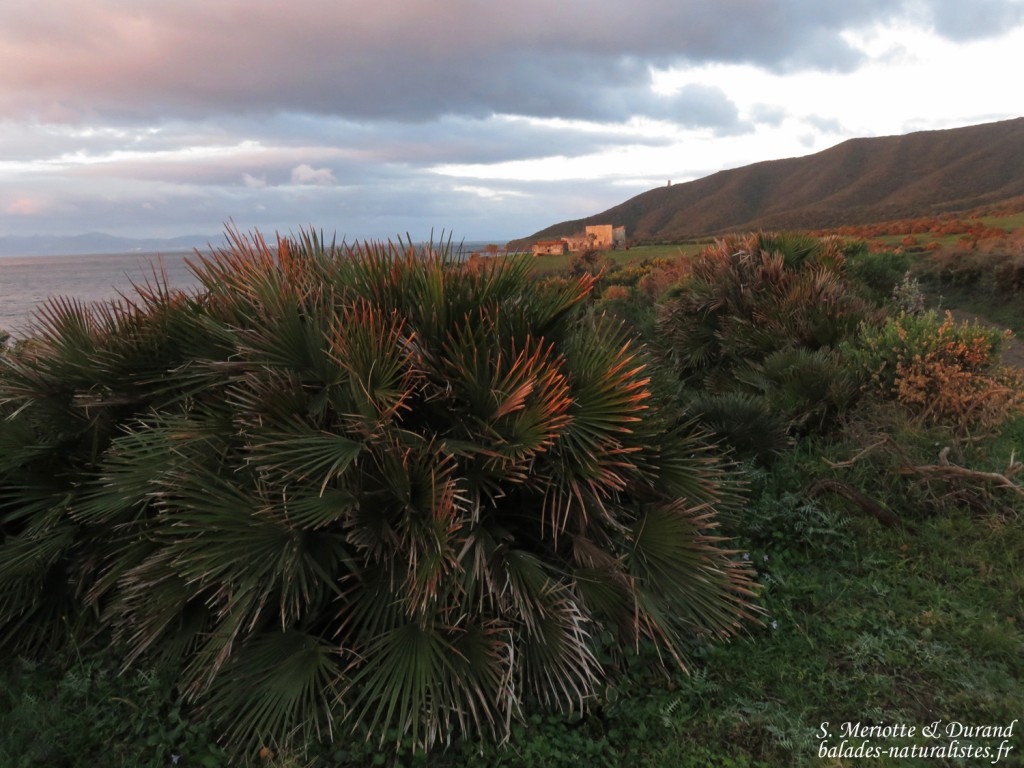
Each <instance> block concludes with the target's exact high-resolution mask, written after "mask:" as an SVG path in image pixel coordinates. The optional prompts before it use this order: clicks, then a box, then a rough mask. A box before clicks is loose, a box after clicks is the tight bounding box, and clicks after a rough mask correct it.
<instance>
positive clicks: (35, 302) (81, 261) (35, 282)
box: [0, 241, 486, 337]
mask: <svg viewBox="0 0 1024 768" xmlns="http://www.w3.org/2000/svg"><path fill="white" fill-rule="evenodd" d="M485 245H486V242H485V241H472V242H470V241H466V242H463V243H453V244H452V250H453V251H454V252H456V253H469V252H470V251H473V250H479V249H482V248H483V247H484V246H485ZM186 259H190V260H195V254H194V253H191V252H189V253H170V254H155V253H107V254H98V255H91V256H0V329H3V330H6V331H8V332H9V333H11V334H12V335H13V336H15V337H24V336H27V335H29V334H30V332H31V323H32V315H33V313H34V311H35V310H36V308H37V307H38V306H39V305H40V304H43V303H44V302H46V301H47V299H49V298H51V297H57V296H64V297H67V298H74V299H78V300H79V301H82V302H97V301H108V300H110V299H117V298H118V297H119V296H120V295H127V296H131V295H132V294H133V293H134V289H133V287H132V286H133V284H136V285H138V284H144V283H146V282H147V281H149V280H152V278H153V269H154V267H156V268H157V269H160V266H161V265H162V267H163V270H164V271H165V272H166V274H167V282H168V284H169V285H170V286H171V287H173V288H183V289H189V288H194V287H197V286H198V284H199V283H198V281H197V280H196V279H195V278H194V277H193V276H192V274H191V273H190V272H189V269H188V266H187V264H186V263H185V260H186Z"/></svg>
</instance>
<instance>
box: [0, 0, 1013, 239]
mask: <svg viewBox="0 0 1024 768" xmlns="http://www.w3.org/2000/svg"><path fill="white" fill-rule="evenodd" d="M0 72H2V73H3V75H2V76H0V236H4V235H19V236H20V235H34V234H45V235H73V234H79V233H83V232H96V231H101V232H107V233H110V234H115V235H120V236H125V237H173V236H179V235H186V234H202V235H217V234H219V233H220V232H222V231H223V230H224V227H225V225H226V224H227V223H228V222H233V224H234V225H235V226H237V227H238V228H240V229H242V230H250V229H260V230H261V231H263V232H265V233H272V232H275V231H277V232H281V233H288V232H295V231H297V230H299V229H301V228H305V227H309V226H312V227H314V228H316V229H320V230H324V231H326V232H328V233H334V234H336V235H337V236H338V237H339V239H341V238H346V239H348V240H350V241H351V240H358V239H365V238H388V237H395V236H397V235H405V234H407V233H409V234H411V235H412V236H413V237H414V238H416V239H419V238H423V237H426V236H427V235H429V234H430V233H431V232H432V231H433V232H434V233H435V235H437V234H438V233H440V232H442V231H443V232H445V233H450V234H452V235H454V236H455V238H456V239H460V238H462V239H467V240H488V241H494V242H503V241H505V240H508V239H511V238H515V237H522V236H526V235H529V234H531V233H532V232H535V231H537V230H539V229H542V228H544V227H546V226H548V225H551V224H554V223H556V222H559V221H562V220H565V219H573V218H581V217H583V216H587V215H591V214H595V213H598V212H600V211H603V210H605V209H606V208H609V207H611V206H613V205H616V204H618V203H620V202H623V201H624V200H626V199H628V198H630V197H632V196H633V195H636V194H639V193H640V192H643V191H645V190H647V189H651V188H653V187H657V186H663V185H664V184H666V183H667V182H668V181H669V180H671V181H672V183H679V182H684V181H689V180H693V179H696V178H700V177H703V176H707V175H709V174H711V173H714V172H716V171H719V170H723V169H726V168H737V167H741V166H744V165H748V164H750V163H753V162H758V161H761V160H770V159H776V158H782V157H796V156H801V155H808V154H812V153H814V152H818V151H821V150H823V149H827V148H828V147H831V146H834V145H836V144H838V143H840V142H842V141H845V140H847V139H850V138H854V137H866V136H884V135H894V134H903V133H908V132H911V131H918V130H937V129H945V128H954V127H959V126H965V125H974V124H978V123H985V122H992V121H996V120H1004V119H1009V118H1014V117H1020V116H1024V89H1022V88H1020V87H1019V79H1020V73H1021V72H1024V0H701V1H700V2H698V1H696V0H630V2H628V3H627V2H624V0H374V1H373V2H367V1H366V0H290V1H289V2H281V0H174V1H173V2H170V1H169V0H45V1H43V2H40V0H3V2H2V4H0Z"/></svg>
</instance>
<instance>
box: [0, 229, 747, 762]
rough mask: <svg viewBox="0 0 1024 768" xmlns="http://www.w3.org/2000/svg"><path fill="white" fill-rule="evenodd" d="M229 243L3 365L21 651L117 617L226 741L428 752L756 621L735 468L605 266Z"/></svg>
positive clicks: (436, 252) (1, 486) (500, 727)
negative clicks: (630, 329)
mask: <svg viewBox="0 0 1024 768" xmlns="http://www.w3.org/2000/svg"><path fill="white" fill-rule="evenodd" d="M231 235H232V244H231V246H230V247H229V248H226V249H222V250H219V251H215V252H212V253H211V254H210V255H208V256H202V257H200V258H199V259H198V260H196V261H195V263H193V265H192V269H193V271H194V273H195V275H196V276H197V278H198V279H199V281H200V283H201V285H202V288H201V289H200V290H198V291H196V292H194V293H183V292H178V291H172V290H170V289H169V288H167V287H166V285H164V284H163V283H162V282H160V281H159V280H154V281H153V283H152V284H149V285H143V286H140V287H139V288H138V292H137V295H136V296H134V297H132V298H131V299H130V300H129V299H125V300H123V301H121V302H119V303H114V304H110V305H107V306H103V307H99V308H86V307H82V306H80V305H78V304H75V303H73V302H69V301H61V300H56V301H52V302H51V303H50V304H49V305H48V306H47V307H46V308H45V309H43V310H42V311H41V313H40V314H39V316H38V318H37V324H38V329H37V334H36V337H35V338H34V339H33V341H32V343H30V344H28V345H26V346H25V347H24V348H22V349H20V350H19V352H18V353H17V354H11V355H8V356H6V357H5V358H4V359H3V362H2V368H0V415H2V419H0V536H2V543H0V627H3V628H4V630H3V635H2V637H0V640H2V643H3V646H4V647H5V648H6V649H8V650H19V651H23V652H25V651H28V650H32V649H38V648H40V647H44V646H46V645H59V644H61V643H66V642H68V641H69V640H76V639H79V638H81V637H83V636H86V635H89V634H91V633H109V634H110V636H111V637H112V641H113V642H114V643H116V644H117V645H118V646H119V647H121V648H123V649H124V654H125V659H126V663H127V664H131V663H133V662H135V661H136V660H138V659H142V658H144V659H146V660H147V663H155V662H161V661H162V662H165V663H168V664H171V665H174V667H175V668H177V669H178V670H179V686H180V689H181V691H182V692H183V694H184V695H185V696H186V697H187V698H188V699H189V700H190V701H192V702H194V703H195V704H197V705H199V706H201V707H203V708H204V711H205V712H207V713H208V715H209V716H210V717H212V718H213V719H214V720H215V722H218V723H220V724H221V726H222V728H223V729H224V733H225V735H226V737H227V738H228V739H229V740H231V741H232V743H234V744H236V745H237V746H238V747H239V748H252V747H255V746H258V745H260V744H267V743H271V742H272V743H275V744H284V743H287V742H289V741H290V740H292V741H295V740H302V739H310V738H315V737H319V738H321V739H329V738H338V737H339V731H338V729H339V728H341V729H342V731H341V733H348V732H349V731H354V732H356V733H358V734H362V735H365V736H367V737H368V738H372V739H379V740H383V739H385V737H387V738H391V739H396V738H410V739H412V740H414V741H415V742H416V743H418V744H421V745H429V744H432V743H434V742H437V741H446V740H448V739H450V738H451V737H452V736H453V734H468V733H477V734H482V735H483V736H486V737H493V738H499V739H500V738H502V737H503V736H505V735H507V733H508V729H509V727H510V722H511V721H512V720H513V719H514V718H517V717H519V716H520V715H522V714H523V712H524V711H526V710H527V709H528V708H530V707H533V706H550V707H554V708H557V709H574V708H575V709H579V708H581V707H584V706H586V704H587V702H588V700H590V699H591V698H592V697H593V696H594V694H595V691H597V690H598V689H599V687H600V686H602V685H603V684H604V681H606V679H607V676H608V675H609V674H610V673H611V671H612V670H611V668H610V667H609V662H608V659H616V658H622V657H623V655H624V654H626V653H627V652H628V651H629V650H631V649H636V648H637V647H638V646H639V644H640V643H643V642H653V643H655V644H656V645H657V646H658V648H659V649H660V650H661V651H662V652H664V654H665V657H666V658H672V659H675V660H677V661H680V663H681V662H682V658H683V655H684V654H683V648H684V645H685V643H686V642H688V641H689V640H690V639H692V638H693V637H695V636H699V637H705V638H723V637H728V636H730V635H731V634H733V633H734V632H736V631H737V630H738V629H739V628H740V626H741V624H742V622H743V621H744V620H745V619H748V618H751V617H754V616H755V614H756V609H755V608H752V607H751V603H750V601H751V597H752V574H751V572H750V571H749V570H748V569H747V568H746V567H745V566H744V565H743V564H742V563H739V562H736V561H734V559H733V555H734V553H733V552H731V551H730V550H728V549H726V548H724V545H723V542H722V540H721V539H720V537H719V536H717V535H716V513H718V512H721V511H727V510H729V509H731V508H732V507H733V506H734V505H735V504H736V496H735V495H734V493H733V492H732V491H731V490H730V488H731V485H730V481H729V478H728V476H727V475H726V474H724V470H723V468H722V465H721V464H720V463H719V462H718V460H717V458H716V456H715V454H714V453H713V452H711V451H710V449H709V448H708V445H707V444H706V443H705V442H704V440H703V439H702V437H701V436H700V435H699V434H697V433H696V431H695V429H694V428H693V427H692V425H687V424H685V423H678V422H677V421H675V420H673V419H672V418H670V417H669V416H668V415H667V411H663V410H662V409H659V408H658V407H657V406H658V403H656V402H653V401H654V399H655V398H652V397H651V390H650V387H649V385H648V377H647V376H646V374H645V364H644V362H643V359H642V356H641V354H640V353H639V352H638V351H637V350H635V349H634V347H633V344H632V343H631V341H630V339H629V338H628V337H627V336H626V335H625V333H624V332H623V331H622V330H621V328H620V326H619V325H618V324H616V323H614V322H612V321H610V320H608V319H607V318H604V317H602V316H595V315H594V314H593V313H589V314H585V313H581V312H579V311H577V309H578V307H579V305H580V303H581V301H582V300H583V299H584V298H585V297H586V295H587V293H588V291H590V289H591V287H592V285H593V280H594V278H593V277H592V276H589V275H586V274H584V275H580V276H578V277H576V278H573V279H570V280H563V281H550V282H548V283H545V284H537V283H535V282H534V281H532V280H531V278H530V275H529V264H528V262H526V261H524V260H521V259H514V258H508V259H494V260H485V261H478V262H475V263H473V264H471V265H466V264H464V263H462V262H461V261H460V260H459V259H457V258H455V257H454V256H453V255H452V254H451V252H450V249H448V248H442V249H433V248H427V249H417V248H414V247H412V246H411V244H410V245H408V246H404V245H402V244H397V245H396V244H393V243H388V244H364V245H361V246H353V247H350V246H335V245H334V244H331V245H327V244H326V243H325V242H324V241H323V239H322V238H321V237H318V236H316V234H315V233H312V232H308V233H303V234H301V235H300V236H299V237H297V238H293V239H278V241H277V242H276V243H275V244H272V245H271V244H268V243H266V242H265V241H264V240H263V239H262V238H261V237H259V236H258V235H253V236H243V235H240V234H238V233H237V232H234V233H231Z"/></svg>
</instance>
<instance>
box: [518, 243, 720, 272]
mask: <svg viewBox="0 0 1024 768" xmlns="http://www.w3.org/2000/svg"><path fill="white" fill-rule="evenodd" d="M705 246H706V244H704V243H680V244H676V245H637V246H634V247H632V248H629V249H628V250H619V251H603V252H601V253H600V254H599V262H604V261H607V260H610V261H611V262H612V263H614V264H615V265H616V266H627V265H629V264H639V263H640V262H642V261H644V260H645V259H648V260H649V259H674V258H677V257H678V256H693V255H695V254H697V253H698V252H699V251H700V250H701V249H702V248H704V247H705ZM575 257H576V254H575V253H567V254H563V255H559V256H549V255H544V256H537V257H536V259H535V261H534V264H535V269H536V271H537V272H542V273H545V274H549V273H555V272H562V271H564V270H566V269H568V268H569V265H570V264H571V263H572V260H573V259H574V258H575Z"/></svg>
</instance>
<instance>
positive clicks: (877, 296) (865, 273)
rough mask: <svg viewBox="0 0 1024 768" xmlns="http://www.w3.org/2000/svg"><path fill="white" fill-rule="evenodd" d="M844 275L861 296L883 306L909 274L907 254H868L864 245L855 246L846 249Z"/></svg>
mask: <svg viewBox="0 0 1024 768" xmlns="http://www.w3.org/2000/svg"><path fill="white" fill-rule="evenodd" d="M845 255H846V263H845V274H846V276H847V278H848V279H849V280H850V282H851V283H852V284H853V285H854V287H855V289H856V290H857V291H858V292H860V294H861V295H862V296H864V297H865V298H866V299H868V300H869V301H871V302H872V303H874V304H876V305H879V306H881V305H885V304H887V303H888V301H889V299H890V298H891V297H892V292H893V289H894V288H895V287H896V286H897V285H899V283H900V281H901V280H902V279H903V276H904V275H905V274H906V273H907V272H908V271H910V268H911V266H912V260H911V257H910V255H909V254H907V253H903V252H894V251H871V250H868V247H867V244H866V243H855V244H853V245H849V246H847V247H846V249H845Z"/></svg>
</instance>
